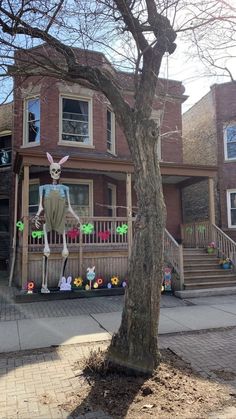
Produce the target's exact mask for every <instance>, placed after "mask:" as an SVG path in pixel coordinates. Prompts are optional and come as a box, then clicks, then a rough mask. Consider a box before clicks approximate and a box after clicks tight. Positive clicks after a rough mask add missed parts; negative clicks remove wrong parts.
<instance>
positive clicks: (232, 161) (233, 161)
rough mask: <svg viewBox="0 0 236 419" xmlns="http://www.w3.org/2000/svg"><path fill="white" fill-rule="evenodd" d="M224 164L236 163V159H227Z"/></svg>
mask: <svg viewBox="0 0 236 419" xmlns="http://www.w3.org/2000/svg"><path fill="white" fill-rule="evenodd" d="M224 163H236V157H235V158H234V159H225V160H224Z"/></svg>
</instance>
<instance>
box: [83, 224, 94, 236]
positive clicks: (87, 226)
mask: <svg viewBox="0 0 236 419" xmlns="http://www.w3.org/2000/svg"><path fill="white" fill-rule="evenodd" d="M81 230H82V232H83V233H84V234H91V233H92V232H93V230H94V226H93V224H90V223H88V224H83V225H82V227H81Z"/></svg>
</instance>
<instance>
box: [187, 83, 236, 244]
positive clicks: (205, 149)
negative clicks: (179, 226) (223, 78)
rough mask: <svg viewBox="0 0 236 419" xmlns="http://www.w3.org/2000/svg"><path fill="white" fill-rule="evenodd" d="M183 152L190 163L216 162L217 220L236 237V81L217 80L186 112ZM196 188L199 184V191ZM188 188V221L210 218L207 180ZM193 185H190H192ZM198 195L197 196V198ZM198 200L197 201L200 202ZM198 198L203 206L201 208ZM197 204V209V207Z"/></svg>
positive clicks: (234, 238)
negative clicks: (206, 196)
mask: <svg viewBox="0 0 236 419" xmlns="http://www.w3.org/2000/svg"><path fill="white" fill-rule="evenodd" d="M183 156H184V161H185V162H187V163H191V164H199V163H200V164H201V163H205V164H216V165H217V167H218V173H217V180H216V184H215V199H216V208H217V224H218V225H219V227H221V228H222V230H223V231H224V232H225V233H226V234H227V235H229V236H230V237H231V238H232V239H233V240H234V241H236V84H235V83H234V82H229V83H223V84H214V85H213V86H211V89H210V91H209V92H208V93H207V94H206V95H205V96H204V97H203V98H202V99H201V100H199V102H197V103H196V104H195V105H194V106H193V107H192V108H191V109H189V110H188V111H187V112H186V113H185V114H184V115H183ZM196 188H198V191H197V194H196ZM196 188H195V190H193V188H191V190H189V191H188V206H186V212H187V213H188V219H189V221H190V220H191V219H192V220H193V219H197V217H198V219H199V217H201V218H204V215H205V218H207V202H206V199H205V194H204V190H205V189H206V186H205V185H204V183H203V184H202V186H201V188H199V185H198V186H197V187H196ZM189 189H190V188H189ZM196 195H197V200H196ZM197 201H198V202H197ZM199 202H200V205H201V209H200V208H199ZM194 208H197V209H198V211H195V213H194Z"/></svg>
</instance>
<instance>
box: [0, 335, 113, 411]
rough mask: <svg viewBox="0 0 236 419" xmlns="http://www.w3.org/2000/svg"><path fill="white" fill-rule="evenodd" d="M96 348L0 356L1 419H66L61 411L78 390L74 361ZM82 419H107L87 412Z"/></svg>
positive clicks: (57, 349)
mask: <svg viewBox="0 0 236 419" xmlns="http://www.w3.org/2000/svg"><path fill="white" fill-rule="evenodd" d="M106 345H107V343H102V342H101V343H99V344H96V345H94V344H93V345H87V346H83V345H69V346H67V347H64V346H63V347H59V348H53V349H52V348H50V349H43V350H34V351H31V352H30V351H21V352H15V353H9V354H6V355H3V354H2V355H0V418H2V419H3V418H4V419H16V418H21V419H33V418H41V419H56V418H68V419H69V417H70V412H66V411H65V410H63V408H61V407H60V405H61V404H63V403H65V402H66V401H67V397H68V395H69V394H70V393H71V392H72V391H74V392H79V391H80V390H81V381H80V383H79V382H78V378H77V377H76V374H77V371H76V369H75V361H76V360H78V359H79V358H81V357H84V356H86V355H88V354H89V352H90V350H91V347H92V348H93V349H95V348H97V347H100V348H103V347H104V348H105V347H106ZM81 417H83V419H86V418H87V419H108V415H106V414H105V413H104V412H102V411H98V412H88V413H86V414H85V415H84V416H81Z"/></svg>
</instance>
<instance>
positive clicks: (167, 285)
mask: <svg viewBox="0 0 236 419" xmlns="http://www.w3.org/2000/svg"><path fill="white" fill-rule="evenodd" d="M171 272H172V269H171V268H164V280H163V286H164V291H171Z"/></svg>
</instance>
